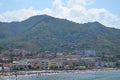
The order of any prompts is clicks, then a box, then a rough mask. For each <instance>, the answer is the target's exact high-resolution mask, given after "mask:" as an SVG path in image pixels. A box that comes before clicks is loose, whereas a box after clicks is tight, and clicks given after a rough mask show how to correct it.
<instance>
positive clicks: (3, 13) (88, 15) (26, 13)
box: [0, 0, 120, 28]
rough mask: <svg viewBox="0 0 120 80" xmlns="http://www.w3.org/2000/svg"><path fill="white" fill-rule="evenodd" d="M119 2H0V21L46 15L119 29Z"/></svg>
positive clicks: (27, 0)
mask: <svg viewBox="0 0 120 80" xmlns="http://www.w3.org/2000/svg"><path fill="white" fill-rule="evenodd" d="M119 4H120V0H0V21H2V22H11V21H22V20H25V19H27V18H29V17H31V16H34V15H41V14H47V15H50V16H54V17H58V18H64V19H68V20H71V21H74V22H77V23H86V22H94V21H99V22H100V23H102V24H104V25H106V26H108V27H116V28H120V5H119Z"/></svg>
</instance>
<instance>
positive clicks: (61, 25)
mask: <svg viewBox="0 0 120 80" xmlns="http://www.w3.org/2000/svg"><path fill="white" fill-rule="evenodd" d="M12 48H19V49H27V50H31V51H52V52H64V51H67V52H72V51H74V50H80V49H92V50H96V52H97V53H98V54H99V53H106V54H119V53H120V30H119V29H114V28H108V27H105V26H104V25H102V24H100V23H99V22H89V23H84V24H78V23H75V22H71V21H68V20H65V19H59V18H54V17H51V16H48V15H38V16H33V17H30V18H29V19H27V20H24V21H22V22H11V23H6V22H0V50H6V49H12Z"/></svg>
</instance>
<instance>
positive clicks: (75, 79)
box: [1, 70, 120, 80]
mask: <svg viewBox="0 0 120 80" xmlns="http://www.w3.org/2000/svg"><path fill="white" fill-rule="evenodd" d="M1 80H120V70H116V71H97V72H96V71H87V72H79V73H75V72H72V73H60V74H49V75H32V76H17V77H4V78H2V79H1Z"/></svg>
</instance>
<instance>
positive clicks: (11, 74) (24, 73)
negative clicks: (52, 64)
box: [0, 68, 120, 79]
mask: <svg viewBox="0 0 120 80" xmlns="http://www.w3.org/2000/svg"><path fill="white" fill-rule="evenodd" d="M119 70H120V69H117V68H104V69H87V70H39V71H37V70H34V71H17V72H6V73H0V79H1V78H10V77H18V76H19V77H20V76H42V75H54V74H69V73H85V72H101V71H105V72H106V71H119Z"/></svg>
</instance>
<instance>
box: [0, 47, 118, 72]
mask: <svg viewBox="0 0 120 80" xmlns="http://www.w3.org/2000/svg"><path fill="white" fill-rule="evenodd" d="M15 54H16V55H17V57H16V56H14V57H12V58H11V57H10V58H5V57H4V58H3V57H1V58H0V71H14V70H71V69H72V70H73V69H79V70H80V69H101V68H104V67H111V68H114V67H116V65H119V64H120V61H118V62H115V61H114V62H112V61H103V60H102V57H98V56H96V52H95V51H94V50H75V51H74V52H72V53H56V54H55V53H51V52H49V51H46V52H40V53H38V54H37V55H35V56H33V55H31V54H30V52H28V51H24V50H22V51H21V50H19V49H17V50H15ZM18 55H21V56H18ZM107 57H110V58H111V57H112V56H107Z"/></svg>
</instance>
